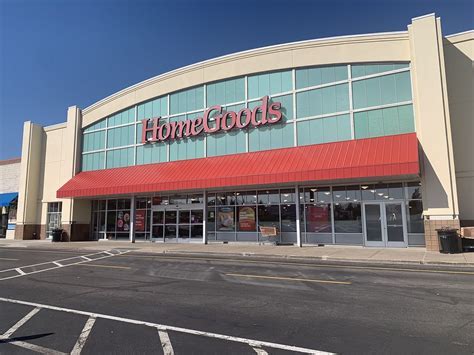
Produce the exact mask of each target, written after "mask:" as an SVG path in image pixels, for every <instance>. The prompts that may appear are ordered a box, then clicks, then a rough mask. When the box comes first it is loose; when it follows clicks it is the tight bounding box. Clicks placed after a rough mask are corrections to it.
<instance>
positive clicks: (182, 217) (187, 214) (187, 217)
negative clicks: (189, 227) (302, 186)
mask: <svg viewBox="0 0 474 355" xmlns="http://www.w3.org/2000/svg"><path fill="white" fill-rule="evenodd" d="M190 222H191V211H179V223H187V224H189V223H190Z"/></svg>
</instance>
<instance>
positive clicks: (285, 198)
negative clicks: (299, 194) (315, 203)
mask: <svg viewBox="0 0 474 355" xmlns="http://www.w3.org/2000/svg"><path fill="white" fill-rule="evenodd" d="M280 198H281V203H294V202H295V189H286V190H280Z"/></svg>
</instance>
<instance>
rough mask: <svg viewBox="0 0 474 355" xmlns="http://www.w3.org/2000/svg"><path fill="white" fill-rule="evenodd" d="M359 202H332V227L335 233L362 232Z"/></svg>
mask: <svg viewBox="0 0 474 355" xmlns="http://www.w3.org/2000/svg"><path fill="white" fill-rule="evenodd" d="M361 219H362V217H361V207H360V203H355V202H336V203H334V229H335V232H336V233H362V220H361Z"/></svg>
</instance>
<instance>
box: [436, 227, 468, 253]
mask: <svg viewBox="0 0 474 355" xmlns="http://www.w3.org/2000/svg"><path fill="white" fill-rule="evenodd" d="M436 231H437V232H438V239H439V252H440V253H443V254H456V253H461V252H462V248H461V238H459V235H458V230H457V229H451V228H442V229H437V230H436Z"/></svg>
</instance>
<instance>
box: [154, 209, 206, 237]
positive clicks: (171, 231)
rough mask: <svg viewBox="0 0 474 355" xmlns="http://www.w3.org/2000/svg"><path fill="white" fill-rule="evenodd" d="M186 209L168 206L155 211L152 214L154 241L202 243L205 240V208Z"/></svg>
mask: <svg viewBox="0 0 474 355" xmlns="http://www.w3.org/2000/svg"><path fill="white" fill-rule="evenodd" d="M186 207H188V206H186ZM186 207H179V208H177V207H174V206H167V207H159V208H157V209H153V210H152V214H151V218H152V221H151V226H152V231H151V235H152V239H153V240H154V241H164V242H189V241H197V242H201V241H202V239H203V218H204V212H203V208H202V206H201V205H198V206H190V207H189V208H186ZM200 207H201V208H200Z"/></svg>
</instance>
